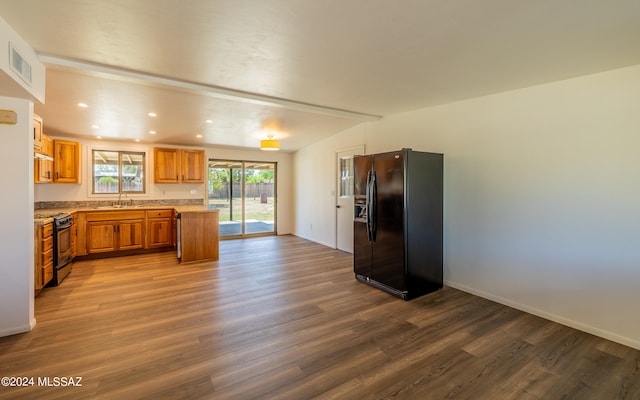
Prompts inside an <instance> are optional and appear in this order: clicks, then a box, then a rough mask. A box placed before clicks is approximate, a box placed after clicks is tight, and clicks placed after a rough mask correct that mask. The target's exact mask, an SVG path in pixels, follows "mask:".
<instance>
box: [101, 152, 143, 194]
mask: <svg viewBox="0 0 640 400" xmlns="http://www.w3.org/2000/svg"><path fill="white" fill-rule="evenodd" d="M91 159H92V162H93V169H92V170H93V193H94V194H102V193H144V192H145V178H144V165H145V153H144V152H133V151H113V150H95V149H94V150H92V157H91Z"/></svg>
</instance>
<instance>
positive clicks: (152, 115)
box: [147, 112, 158, 117]
mask: <svg viewBox="0 0 640 400" xmlns="http://www.w3.org/2000/svg"><path fill="white" fill-rule="evenodd" d="M147 115H148V116H150V117H155V116H157V115H158V114H156V113H154V112H150V113H149V114H147Z"/></svg>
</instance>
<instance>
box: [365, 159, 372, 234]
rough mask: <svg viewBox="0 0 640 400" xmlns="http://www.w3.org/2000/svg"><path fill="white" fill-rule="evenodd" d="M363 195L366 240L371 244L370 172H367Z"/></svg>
mask: <svg viewBox="0 0 640 400" xmlns="http://www.w3.org/2000/svg"><path fill="white" fill-rule="evenodd" d="M365 194H366V199H365V207H366V210H367V239H369V241H370V242H371V171H369V172H367V188H366V191H365Z"/></svg>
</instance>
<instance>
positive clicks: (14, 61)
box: [9, 42, 31, 86]
mask: <svg viewBox="0 0 640 400" xmlns="http://www.w3.org/2000/svg"><path fill="white" fill-rule="evenodd" d="M9 60H10V61H9V62H10V63H11V69H12V70H13V71H14V72H15V73H16V74H18V76H19V77H20V78H21V79H22V80H23V81H25V83H27V84H28V85H29V86H31V64H29V63H28V62H27V61H26V60H25V59H24V58H23V57H22V55H21V54H20V53H19V52H18V50H16V49H15V47H13V45H12V44H11V42H9Z"/></svg>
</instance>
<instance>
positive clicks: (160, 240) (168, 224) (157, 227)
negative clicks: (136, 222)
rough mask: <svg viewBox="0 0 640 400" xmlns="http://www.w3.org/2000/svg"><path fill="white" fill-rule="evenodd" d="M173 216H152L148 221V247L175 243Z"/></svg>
mask: <svg viewBox="0 0 640 400" xmlns="http://www.w3.org/2000/svg"><path fill="white" fill-rule="evenodd" d="M172 226H173V218H151V219H149V221H148V222H147V238H148V242H147V247H148V248H156V247H171V246H172V245H173V230H172Z"/></svg>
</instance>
